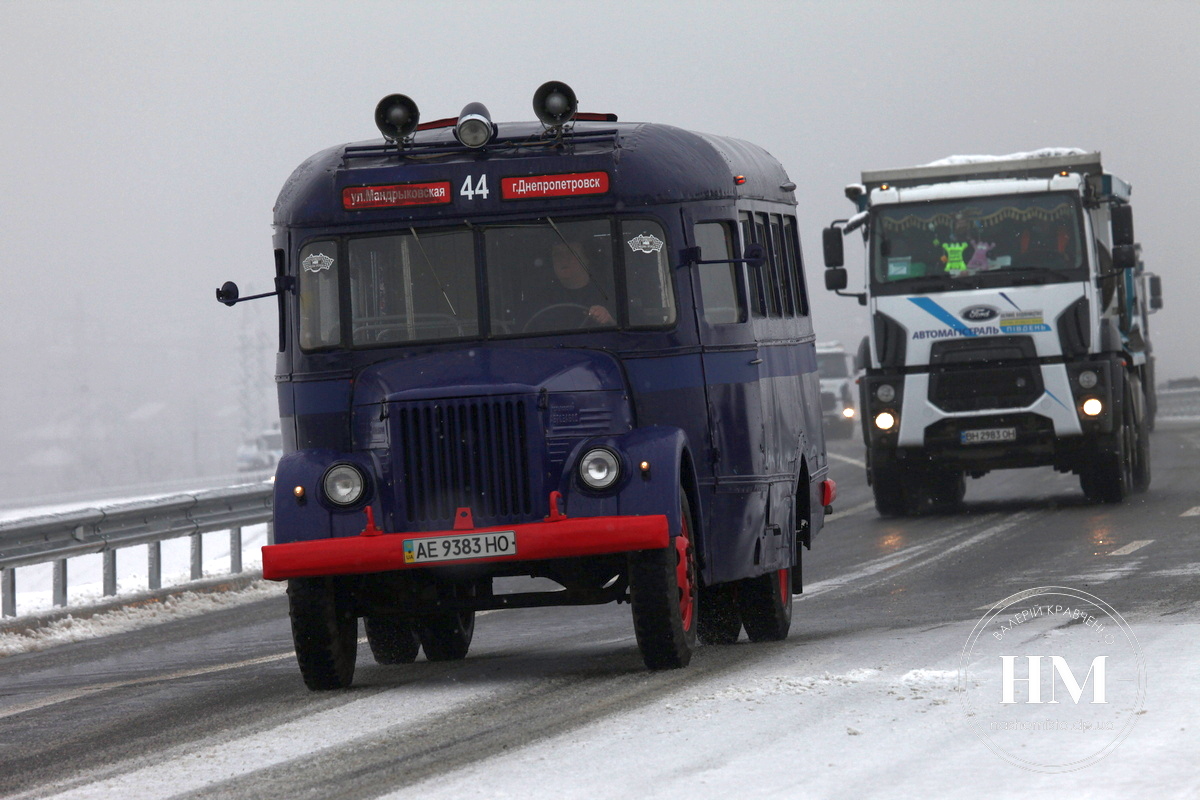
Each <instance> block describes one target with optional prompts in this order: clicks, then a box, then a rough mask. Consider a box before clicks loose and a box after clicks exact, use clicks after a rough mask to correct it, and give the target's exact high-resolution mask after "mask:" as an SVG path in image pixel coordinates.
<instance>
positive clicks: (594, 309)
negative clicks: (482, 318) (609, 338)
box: [526, 239, 616, 330]
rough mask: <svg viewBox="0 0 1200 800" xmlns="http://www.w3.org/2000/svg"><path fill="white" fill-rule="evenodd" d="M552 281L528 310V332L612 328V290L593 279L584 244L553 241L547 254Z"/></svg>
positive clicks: (613, 323)
mask: <svg viewBox="0 0 1200 800" xmlns="http://www.w3.org/2000/svg"><path fill="white" fill-rule="evenodd" d="M550 265H551V268H552V271H553V278H552V279H551V280H550V282H549V290H548V291H547V293H546V294H545V295H544V296H542V297H541V298H539V299H540V303H539V305H538V306H535V307H533V308H531V309H530V315H529V317H528V321H527V323H526V329H527V330H571V329H574V328H585V327H593V326H601V325H615V324H616V318H615V317H614V316H613V314H612V311H610V308H611V307H612V305H613V296H612V292H611V290H609V291H606V290H605V289H604V288H603V287H601V286H600V285H599V283H598V282H597V281H596V280H595V277H596V272H595V268H594V266H593V254H592V252H591V250H590V248H589V247H588V246H587V245H586V244H585V243H583V242H580V241H573V240H570V239H566V240H560V241H558V242H555V243H554V245H553V247H552V248H551V252H550Z"/></svg>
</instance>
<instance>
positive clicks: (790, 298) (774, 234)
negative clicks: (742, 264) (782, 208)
mask: <svg viewBox="0 0 1200 800" xmlns="http://www.w3.org/2000/svg"><path fill="white" fill-rule="evenodd" d="M771 252H772V253H773V254H774V257H775V273H776V275H777V277H778V279H779V290H780V293H781V294H782V300H783V314H784V316H788V317H794V316H796V305H797V304H796V288H795V281H794V280H793V278H792V269H791V261H790V260H789V259H788V257H787V255H788V254H787V250H785V249H784V246H783V218H782V217H781V216H780V215H778V214H772V215H771Z"/></svg>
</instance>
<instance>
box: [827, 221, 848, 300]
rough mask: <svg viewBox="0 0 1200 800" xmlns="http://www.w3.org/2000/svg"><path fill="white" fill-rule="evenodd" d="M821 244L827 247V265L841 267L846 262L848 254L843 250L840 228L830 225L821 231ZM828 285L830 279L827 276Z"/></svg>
mask: <svg viewBox="0 0 1200 800" xmlns="http://www.w3.org/2000/svg"><path fill="white" fill-rule="evenodd" d="M821 244H822V245H824V247H825V266H827V267H840V266H842V265H843V264H845V263H846V255H845V253H844V252H843V250H842V232H841V231H840V230H839V229H837V228H834V227H829V228H826V229H824V230H823V231H821ZM828 285H829V281H828V278H826V286H828ZM842 288H845V286H844V285H843V287H842Z"/></svg>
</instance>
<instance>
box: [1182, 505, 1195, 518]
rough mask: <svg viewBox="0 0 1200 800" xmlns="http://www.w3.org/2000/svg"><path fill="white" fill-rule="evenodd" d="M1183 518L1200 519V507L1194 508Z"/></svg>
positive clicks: (1183, 515)
mask: <svg viewBox="0 0 1200 800" xmlns="http://www.w3.org/2000/svg"><path fill="white" fill-rule="evenodd" d="M1179 516H1181V517H1200V506H1192V507H1191V508H1189V509H1188V510H1187V511H1185V512H1183V513H1182V514H1180V515H1179Z"/></svg>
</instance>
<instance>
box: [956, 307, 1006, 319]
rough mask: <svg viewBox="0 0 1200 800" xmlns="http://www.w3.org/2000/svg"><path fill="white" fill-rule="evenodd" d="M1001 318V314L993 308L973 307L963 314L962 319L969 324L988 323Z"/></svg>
mask: <svg viewBox="0 0 1200 800" xmlns="http://www.w3.org/2000/svg"><path fill="white" fill-rule="evenodd" d="M998 316H1000V312H999V311H997V310H996V309H994V308H992V307H991V306H971V307H970V308H968V309H965V310H964V311H963V312H962V318H963V319H965V320H966V321H967V322H987V321H988V320H989V319H995V318H996V317H998Z"/></svg>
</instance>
